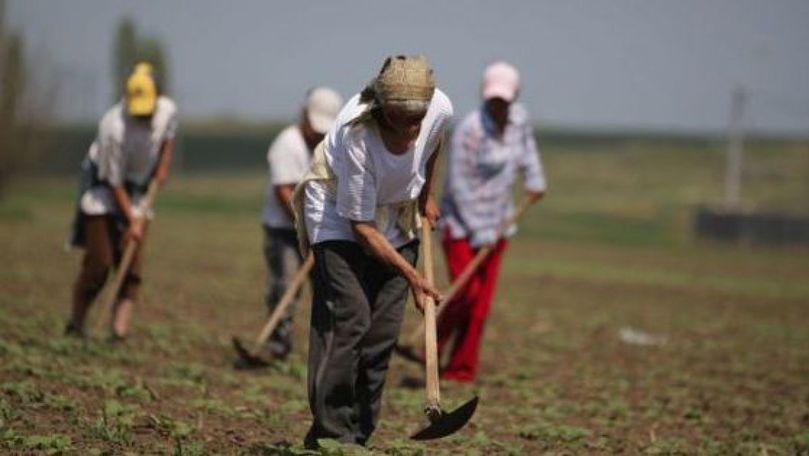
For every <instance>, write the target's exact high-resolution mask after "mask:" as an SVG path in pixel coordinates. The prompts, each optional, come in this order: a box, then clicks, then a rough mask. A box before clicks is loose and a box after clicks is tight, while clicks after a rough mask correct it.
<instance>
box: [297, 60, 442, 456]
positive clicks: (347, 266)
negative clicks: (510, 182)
mask: <svg viewBox="0 0 809 456" xmlns="http://www.w3.org/2000/svg"><path fill="white" fill-rule="evenodd" d="M451 117H452V104H451V102H450V100H449V98H447V96H446V95H445V94H444V93H443V92H441V91H440V90H438V89H436V88H435V82H434V79H433V71H432V69H431V67H430V65H429V63H428V62H427V60H426V59H425V58H424V57H423V56H403V55H397V56H391V57H389V58H387V59H386V60H385V62H384V64H383V65H382V68H381V70H380V71H379V73H378V75H377V76H376V77H375V78H374V79H372V80H371V82H370V83H369V84H368V85H367V86H366V87H365V89H364V90H363V91H362V92H361V93H359V94H357V95H355V96H354V97H352V98H351V99H350V100H349V101H348V103H346V105H345V106H344V107H343V109H342V110H341V111H340V113H339V115H338V116H337V122H336V123H335V125H334V127H333V128H332V129H331V130H329V132H328V133H327V134H326V138H325V139H324V140H323V142H322V143H320V145H318V147H317V148H316V149H315V156H314V159H313V162H312V166H311V168H310V170H309V172H308V173H307V175H306V176H305V177H304V179H303V181H302V182H301V183H300V184H299V185H298V186H297V187H296V189H295V195H294V197H293V201H294V207H295V216H296V223H297V225H296V226H297V228H298V233H299V234H298V238H299V240H300V241H301V244H302V245H301V250H302V251H307V250H308V249H309V246H311V248H312V250H313V251H314V255H315V267H314V299H313V304H312V319H311V327H310V339H309V378H308V385H309V407H310V410H311V412H312V417H313V420H312V425H311V427H310V429H309V432H308V433H307V435H306V438H305V444H306V446H307V447H309V448H314V447H317V445H318V443H317V440H318V439H322V438H331V439H336V440H339V441H341V442H348V443H354V444H359V445H364V444H365V443H366V441H367V440H368V438H369V437H370V436H371V433H372V432H373V431H374V429H375V428H376V425H377V422H378V417H379V412H380V405H381V403H380V402H381V397H382V388H383V386H384V383H385V376H386V374H387V370H388V362H389V360H390V356H391V352H392V350H393V347H394V344H395V342H396V338H397V336H398V334H399V329H400V325H401V323H402V318H403V312H404V305H405V302H406V300H407V293H408V290H410V291H411V292H412V294H413V297H414V301H415V303H416V306H417V307H418V308H421V307H422V306H423V301H424V299H425V298H426V297H428V296H429V297H432V298H434V299H438V298H439V294H438V292H437V291H436V289H435V288H434V287H433V286H431V285H430V284H429V283H428V282H427V281H426V279H425V278H424V277H423V276H422V275H421V274H419V272H418V271H417V270H416V268H415V267H414V265H415V263H416V258H417V250H418V239H417V238H416V233H417V228H418V226H420V225H419V218H418V217H419V212H421V213H422V214H424V215H425V216H426V217H428V219H430V220H431V221H433V222H435V221H436V219H437V218H438V206H437V204H436V202H435V201H434V200H433V198H432V189H433V179H432V176H433V169H434V166H435V163H436V158H437V157H438V152H439V150H440V147H441V143H442V139H443V137H444V134H445V132H446V130H447V127H448V125H449V122H450V119H451Z"/></svg>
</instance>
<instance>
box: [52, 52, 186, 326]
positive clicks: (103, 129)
mask: <svg viewBox="0 0 809 456" xmlns="http://www.w3.org/2000/svg"><path fill="white" fill-rule="evenodd" d="M176 132H177V107H176V105H175V104H174V102H173V101H172V100H170V99H169V98H168V97H166V96H164V95H161V94H160V93H159V91H158V87H157V84H156V83H155V78H154V72H153V69H152V66H151V65H150V64H148V63H138V64H137V65H135V67H134V70H133V72H132V73H131V75H130V76H129V77H128V79H127V80H126V85H125V90H124V97H123V99H122V100H121V101H120V102H118V103H117V104H115V105H114V106H113V107H112V108H110V109H109V110H108V111H107V112H106V113H105V114H104V116H103V117H102V118H101V121H100V122H99V126H98V133H97V136H96V139H95V141H94V142H93V144H92V145H91V146H90V150H89V152H88V154H87V156H86V157H85V159H84V161H83V162H82V176H81V185H80V191H79V197H78V198H79V200H78V207H77V217H76V221H75V223H74V230H73V233H72V237H71V243H72V244H73V245H74V246H78V247H83V248H84V258H83V260H82V263H81V268H80V270H79V274H78V277H77V278H76V281H75V282H74V284H73V312H72V315H71V318H70V320H69V321H68V323H67V326H66V328H65V333H66V334H68V335H73V336H83V335H84V322H85V317H86V315H87V311H88V309H89V307H90V305H91V304H92V302H93V300H94V299H95V297H96V296H97V295H98V293H99V291H100V290H101V288H102V287H103V286H104V282H105V281H106V279H107V275H108V272H109V271H110V269H111V268H112V267H113V266H115V265H116V264H118V263H119V262H120V260H121V256H122V252H123V251H124V249H125V246H126V244H127V243H128V242H132V241H137V242H138V246H137V249H136V252H135V256H134V258H133V260H132V265H131V267H130V268H129V271H128V273H127V274H126V276H125V279H124V282H123V284H122V285H121V289H120V291H119V294H118V296H117V299H116V301H115V304H114V307H113V309H112V318H111V321H110V330H111V339H112V340H122V339H124V338H125V337H126V335H127V333H128V331H129V322H130V318H131V315H132V309H133V307H134V305H135V303H136V302H137V301H138V290H139V288H140V285H141V282H142V274H143V245H144V241H145V239H146V232H145V230H144V229H143V226H142V220H141V217H142V216H146V217H151V216H152V214H144V208H143V207H142V204H141V203H142V201H141V199H142V197H143V196H144V194H145V192H146V188H147V187H148V186H149V183H150V182H151V181H152V179H156V180H157V183H158V184H161V185H162V184H163V183H165V181H166V179H167V178H168V175H169V164H170V163H171V157H172V154H173V153H174V145H175V139H174V138H175V135H176Z"/></svg>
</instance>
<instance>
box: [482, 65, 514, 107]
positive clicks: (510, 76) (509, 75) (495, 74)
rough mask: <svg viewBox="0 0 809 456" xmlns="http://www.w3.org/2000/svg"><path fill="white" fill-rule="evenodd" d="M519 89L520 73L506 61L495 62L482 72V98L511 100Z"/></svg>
mask: <svg viewBox="0 0 809 456" xmlns="http://www.w3.org/2000/svg"><path fill="white" fill-rule="evenodd" d="M519 91H520V73H519V72H518V71H517V69H516V68H514V67H513V66H512V65H510V64H508V63H506V62H502V61H501V62H495V63H492V64H491V65H489V66H488V67H486V71H484V72H483V99H484V100H490V99H492V98H502V99H504V100H506V101H508V102H512V101H514V100H515V99H516V98H517V93H519Z"/></svg>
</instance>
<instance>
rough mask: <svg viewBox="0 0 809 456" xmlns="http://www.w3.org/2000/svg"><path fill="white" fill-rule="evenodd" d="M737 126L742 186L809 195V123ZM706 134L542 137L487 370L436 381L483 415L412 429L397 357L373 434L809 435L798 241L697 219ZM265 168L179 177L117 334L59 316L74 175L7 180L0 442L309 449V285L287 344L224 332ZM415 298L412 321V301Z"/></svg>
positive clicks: (239, 287) (418, 450)
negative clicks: (545, 187)
mask: <svg viewBox="0 0 809 456" xmlns="http://www.w3.org/2000/svg"><path fill="white" fill-rule="evenodd" d="M751 149H752V150H748V154H747V161H746V165H745V166H746V168H745V169H746V170H745V176H744V179H745V180H744V187H743V197H744V201H745V205H746V206H747V207H749V208H753V209H767V210H787V211H790V212H793V213H799V214H800V213H803V214H806V213H809V146H806V145H805V144H798V143H780V142H779V143H760V144H754V145H753V146H752V148H751ZM721 152H722V145H721V144H720V143H718V142H717V143H713V142H694V143H693V144H690V143H669V142H662V141H661V142H656V141H654V140H648V139H647V140H638V141H635V142H633V141H625V142H618V143H614V144H610V145H599V144H597V143H593V144H585V145H575V144H573V145H556V146H549V147H547V148H546V149H545V150H544V156H543V159H544V164H545V168H546V173H547V175H548V178H549V182H550V191H549V193H548V195H547V199H546V200H545V201H543V202H542V203H541V204H539V205H537V206H535V207H533V208H531V209H530V211H529V213H528V214H527V215H526V217H525V218H524V220H523V223H522V224H521V229H520V232H519V233H518V234H517V236H516V237H515V238H513V240H512V242H511V244H510V245H509V248H508V250H507V252H506V256H505V258H504V264H503V269H502V274H501V276H500V280H499V286H498V292H497V295H496V298H495V303H494V305H493V311H492V312H493V313H492V316H491V318H490V320H489V323H488V327H487V332H486V336H485V345H484V348H483V353H482V357H483V359H482V372H481V375H480V379H479V381H478V382H477V383H476V384H474V385H471V386H458V385H456V384H451V383H444V384H442V401H443V404H444V405H445V408H448V409H451V408H453V407H454V406H456V405H459V404H461V403H462V402H464V401H465V400H467V399H469V398H470V397H471V396H472V395H473V394H478V395H480V398H481V402H480V406H479V408H478V411H477V413H476V415H475V416H474V418H473V420H472V421H471V423H470V424H469V425H468V426H467V427H465V428H464V429H463V430H462V431H461V432H459V433H457V434H455V435H453V436H451V437H449V438H446V439H443V440H439V441H433V442H428V443H416V442H413V441H410V440H408V435H409V434H410V433H411V432H413V431H414V430H416V429H418V428H419V427H421V426H422V425H423V424H424V423H425V418H424V416H423V414H422V405H423V395H424V393H423V390H421V389H413V388H408V387H405V386H403V385H402V380H403V379H405V378H406V377H413V376H419V375H420V370H419V368H418V367H417V366H415V365H413V364H408V363H405V362H404V361H402V360H400V359H398V358H397V359H394V361H393V363H392V366H391V370H390V373H389V379H388V384H387V386H386V391H385V399H384V406H383V410H382V418H381V423H380V428H379V429H378V431H377V432H376V434H375V435H374V436H373V438H372V439H371V441H370V447H369V448H368V450H367V451H369V452H379V453H388V454H481V455H484V454H486V455H488V454H542V453H546V452H547V453H551V454H615V453H623V454H638V453H642V454H643V453H645V454H694V453H704V454H769V455H779V454H801V453H803V454H806V453H809V249H807V247H802V248H798V247H778V248H775V247H762V246H735V245H731V244H725V243H718V242H712V241H705V240H699V239H696V238H695V236H694V234H693V219H692V217H693V214H694V211H695V210H696V208H697V207H699V206H700V205H713V204H716V203H719V202H720V201H721V196H722V177H723V158H722V153H721ZM264 179H265V171H264V170H263V169H255V170H252V171H246V172H244V173H231V172H229V173H222V174H215V173H206V174H188V173H186V174H182V173H178V174H176V175H174V176H173V177H172V179H171V180H170V182H169V184H168V186H167V187H166V188H165V189H163V190H162V191H161V193H160V194H159V195H158V197H157V213H158V215H157V218H156V219H155V220H154V222H153V224H152V226H151V229H150V233H149V239H148V247H147V249H148V256H147V260H146V276H145V280H144V287H143V302H142V303H141V306H140V307H139V308H138V309H136V314H135V323H134V328H133V331H132V334H131V337H130V339H129V340H127V341H126V342H125V343H123V344H110V343H108V342H106V340H105V337H106V335H105V334H103V332H98V331H95V332H94V333H93V334H92V336H91V337H90V338H89V339H88V340H86V341H81V340H76V339H72V338H65V337H63V335H62V331H63V327H64V323H65V319H66V317H67V315H68V311H69V305H70V301H69V299H70V285H71V282H72V280H73V278H74V276H75V274H76V272H77V270H78V264H79V260H80V255H79V253H78V252H66V251H65V250H64V249H63V243H64V239H65V236H66V234H67V227H68V224H69V221H70V217H71V215H72V211H73V199H74V196H75V195H74V193H75V181H74V177H19V178H18V179H17V180H16V181H15V182H14V183H13V185H12V186H11V187H10V188H9V189H8V191H7V193H6V194H5V197H4V199H2V200H0V259H2V263H0V453H11V454H29V453H34V454H46V453H54V454H56V453H62V454H97V455H100V454H187V455H196V454H255V455H263V454H320V453H311V452H309V453H307V452H306V451H304V450H303V449H302V446H301V443H302V439H303V435H304V433H305V431H306V429H307V427H308V425H309V412H308V404H307V400H306V388H305V380H306V339H307V328H308V325H307V323H308V315H309V309H308V294H307V296H306V297H305V298H304V300H305V302H304V303H303V304H304V305H302V306H300V314H299V315H298V316H297V319H296V341H297V345H296V347H295V349H294V354H293V355H292V356H291V359H290V360H289V361H288V362H286V363H283V364H277V365H275V366H273V367H271V368H269V369H265V370H257V371H240V370H235V369H234V368H233V361H234V360H235V354H234V352H233V349H232V347H231V345H230V339H231V336H233V335H238V336H240V337H243V338H246V339H247V340H252V339H253V338H254V337H255V335H256V334H257V332H258V331H259V329H260V328H261V325H262V320H263V319H264V318H265V314H264V309H263V303H262V295H263V293H264V286H265V285H264V275H265V268H264V264H263V260H262V252H261V235H262V234H261V230H260V225H259V212H260V207H261V204H262V198H263V194H264V187H265V180H264ZM436 263H437V266H438V268H437V272H438V277H439V280H440V281H441V283H442V284H443V285H446V276H445V269H444V267H443V258H441V257H440V256H438V257H437V258H436ZM408 306H409V308H408V311H407V314H408V316H407V321H406V327H405V330H404V334H407V332H408V330H409V329H410V328H411V327H413V325H414V324H416V323H417V321H418V319H419V318H420V317H419V315H418V314H417V313H416V312H415V311H414V310H413V308H412V305H410V304H408ZM100 314H101V312H100V311H99V308H98V307H96V308H94V309H93V313H92V314H91V319H90V321H89V325H88V326H89V328H91V329H94V328H96V327H97V325H96V319H98V318H99V317H100ZM325 443H326V446H325V447H324V448H323V449H322V450H321V452H322V454H363V452H364V451H365V450H361V449H358V448H353V447H341V446H339V445H337V444H335V443H330V442H325Z"/></svg>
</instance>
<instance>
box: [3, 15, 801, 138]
mask: <svg viewBox="0 0 809 456" xmlns="http://www.w3.org/2000/svg"><path fill="white" fill-rule="evenodd" d="M7 9H8V11H7V12H6V15H7V19H6V21H7V23H8V24H9V25H10V27H11V28H13V29H15V30H17V31H18V32H20V33H22V34H23V35H24V37H25V40H26V44H27V47H28V50H29V53H30V54H31V56H32V57H31V59H32V61H33V62H34V63H36V66H35V68H36V67H40V68H46V69H47V71H46V73H47V74H49V75H53V76H54V78H55V79H57V80H58V88H59V90H58V97H57V98H56V99H55V100H54V102H53V104H54V109H55V110H56V111H57V112H58V113H59V117H60V118H62V119H65V120H70V121H81V120H95V119H97V118H98V117H99V116H100V115H101V114H102V113H103V111H104V110H105V109H106V108H107V107H108V106H109V105H110V104H111V103H112V102H113V99H112V93H113V89H112V75H111V74H112V47H113V38H114V34H115V29H116V26H117V24H118V23H119V21H120V20H121V19H122V18H124V17H127V16H128V17H131V18H132V19H133V20H134V21H135V23H136V26H137V28H138V31H139V33H141V34H142V35H148V36H154V37H158V38H159V39H161V40H162V41H163V42H164V43H165V46H166V49H167V51H168V55H169V58H170V66H171V79H172V82H171V84H172V92H171V93H170V95H171V96H172V97H173V98H175V99H176V100H177V102H178V104H179V107H180V110H181V113H182V114H183V116H184V117H186V118H197V119H199V118H222V117H236V118H240V119H243V120H252V121H263V120H289V119H292V118H294V117H295V116H296V115H297V113H298V110H299V109H300V104H301V101H302V99H303V94H304V93H305V91H306V90H307V89H308V88H310V87H312V86H317V85H327V86H331V87H334V88H335V89H337V90H338V91H339V92H341V93H342V94H343V95H344V96H345V97H348V96H351V95H353V94H354V93H356V92H358V91H359V90H360V89H361V88H362V86H363V85H364V84H365V83H366V82H367V81H368V80H369V79H370V78H371V77H373V76H374V74H375V73H376V72H377V71H378V69H379V67H380V65H381V63H382V61H383V60H384V58H385V57H386V56H387V55H389V54H402V53H404V54H425V55H426V56H427V57H428V58H429V59H430V61H431V62H432V64H433V66H434V68H435V74H436V79H437V81H438V85H439V87H441V88H442V90H444V92H446V93H447V94H448V95H449V96H450V98H451V99H452V101H453V104H454V106H455V110H456V115H458V116H461V115H463V113H465V112H467V111H469V110H471V109H474V108H476V107H477V106H478V105H479V91H480V79H481V75H482V72H483V69H484V68H485V66H486V65H487V64H489V63H491V62H493V61H495V60H498V59H503V60H506V61H509V62H511V63H512V64H514V65H515V66H517V67H518V68H519V69H520V72H521V76H522V81H523V86H522V91H521V102H523V103H524V104H525V105H526V107H527V108H528V110H529V112H530V113H531V115H532V117H533V118H534V120H535V121H536V122H537V123H539V124H540V125H545V126H548V127H557V128H592V129H600V130H605V129H606V130H608V129H634V130H638V129H640V130H644V129H648V130H669V131H682V132H722V131H724V130H725V129H726V128H727V126H728V122H729V117H730V114H729V113H730V100H731V93H732V91H733V89H734V87H739V86H741V87H744V88H745V90H746V93H747V94H748V98H747V99H748V103H747V104H746V109H745V125H746V126H747V128H748V129H751V130H756V131H761V132H769V133H789V134H799V135H809V1H806V0H771V1H761V0H666V1H664V0H610V1H600V0H590V1H585V0H532V1H529V0H525V1H515V0H498V1H492V0H488V1H486V0H466V1H461V0H457V1H447V0H408V1H399V2H389V1H383V0H378V1H372V0H341V1H314V0H312V1H300V0H290V1H269V0H231V1H227V2H225V1H221V0H139V1H137V2H134V1H130V0H70V1H56V0H9V1H8V3H7Z"/></svg>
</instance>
